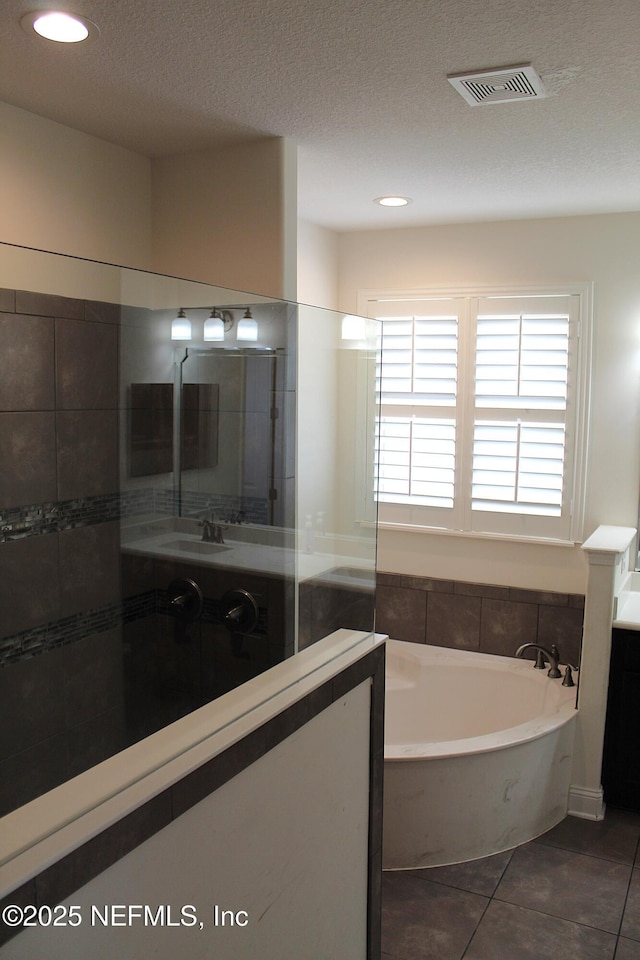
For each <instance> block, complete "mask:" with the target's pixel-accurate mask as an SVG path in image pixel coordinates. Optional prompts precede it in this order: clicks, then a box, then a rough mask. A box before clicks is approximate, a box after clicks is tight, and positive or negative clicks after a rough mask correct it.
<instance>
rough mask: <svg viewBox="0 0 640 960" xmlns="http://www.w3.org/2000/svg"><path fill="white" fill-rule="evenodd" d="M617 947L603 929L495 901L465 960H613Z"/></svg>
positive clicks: (614, 940)
mask: <svg viewBox="0 0 640 960" xmlns="http://www.w3.org/2000/svg"><path fill="white" fill-rule="evenodd" d="M615 944H616V938H615V936H613V935H612V934H610V933H604V932H603V931H602V930H594V929H593V928H592V927H586V926H583V925H582V924H579V923H571V922H569V921H568V920H559V919H556V918H554V917H541V916H540V914H539V913H536V912H535V911H533V910H525V909H524V908H523V907H517V906H513V905H512V904H508V903H500V902H498V901H496V900H493V901H492V902H491V903H490V904H489V908H488V910H487V912H486V913H485V915H484V917H483V918H482V920H481V921H480V924H479V926H478V929H477V931H476V933H475V935H474V937H473V940H472V941H471V943H470V945H469V948H468V950H467V951H466V953H465V954H464V960H612V958H613V953H614V950H615ZM434 956H437V954H434Z"/></svg>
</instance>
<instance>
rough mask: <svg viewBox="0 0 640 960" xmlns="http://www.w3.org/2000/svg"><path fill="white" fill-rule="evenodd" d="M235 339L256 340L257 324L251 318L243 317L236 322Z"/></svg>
mask: <svg viewBox="0 0 640 960" xmlns="http://www.w3.org/2000/svg"><path fill="white" fill-rule="evenodd" d="M247 312H248V311H247ZM236 338H237V339H238V340H257V339H258V324H257V323H256V321H255V320H254V319H253V317H246V316H245V317H243V318H242V320H238V329H237V331H236Z"/></svg>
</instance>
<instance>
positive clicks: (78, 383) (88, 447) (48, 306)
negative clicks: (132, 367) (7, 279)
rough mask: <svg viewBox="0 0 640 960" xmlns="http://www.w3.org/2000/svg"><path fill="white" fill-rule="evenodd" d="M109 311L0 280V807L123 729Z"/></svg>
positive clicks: (102, 748)
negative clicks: (1, 286) (1, 285)
mask: <svg viewBox="0 0 640 960" xmlns="http://www.w3.org/2000/svg"><path fill="white" fill-rule="evenodd" d="M119 322H120V308H119V307H118V306H115V305H112V304H106V303H97V302H91V301H84V300H75V299H68V298H63V297H56V296H49V295H45V294H33V293H26V292H22V291H13V290H2V291H0V462H1V463H2V469H1V471H0V541H1V542H0V657H1V660H2V666H1V667H0V703H2V704H3V712H2V717H3V722H2V724H1V725H0V728H1V731H2V732H1V733H0V814H3V813H5V812H7V811H8V810H10V809H13V808H14V807H15V806H18V805H20V804H21V803H24V802H26V801H27V800H29V799H31V798H32V797H33V796H36V795H38V794H39V793H42V792H44V791H46V790H48V789H51V788H52V787H53V786H55V785H57V784H58V783H60V782H63V781H64V780H66V779H68V778H69V777H72V776H75V775H76V774H77V773H80V772H81V771H82V770H84V769H86V768H87V767H89V766H92V765H93V764H94V763H96V762H99V761H100V760H102V759H104V758H105V757H106V756H109V755H110V754H112V753H114V752H115V751H117V750H119V749H121V746H122V743H123V736H124V730H123V689H122V642H121V627H120V617H119V611H120V575H119V569H120V537H119V523H118V520H119V509H118V505H117V494H118V364H119V359H118V358H119V346H118V341H119ZM72 641H73V642H72ZM36 653H37V654H38V655H37V656H35V655H33V656H32V654H36Z"/></svg>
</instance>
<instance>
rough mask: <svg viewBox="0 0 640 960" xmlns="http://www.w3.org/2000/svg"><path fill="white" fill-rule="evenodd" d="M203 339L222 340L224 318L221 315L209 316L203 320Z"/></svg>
mask: <svg viewBox="0 0 640 960" xmlns="http://www.w3.org/2000/svg"><path fill="white" fill-rule="evenodd" d="M204 339H205V340H224V320H223V319H222V317H214V316H210V317H209V319H208V320H205V322H204Z"/></svg>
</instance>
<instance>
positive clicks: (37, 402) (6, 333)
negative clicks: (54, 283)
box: [0, 314, 55, 410]
mask: <svg viewBox="0 0 640 960" xmlns="http://www.w3.org/2000/svg"><path fill="white" fill-rule="evenodd" d="M53 344H54V339H53V320H50V319H48V318H46V317H29V316H22V315H20V314H11V315H9V314H0V410H53V408H54V405H55V390H54V363H53Z"/></svg>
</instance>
